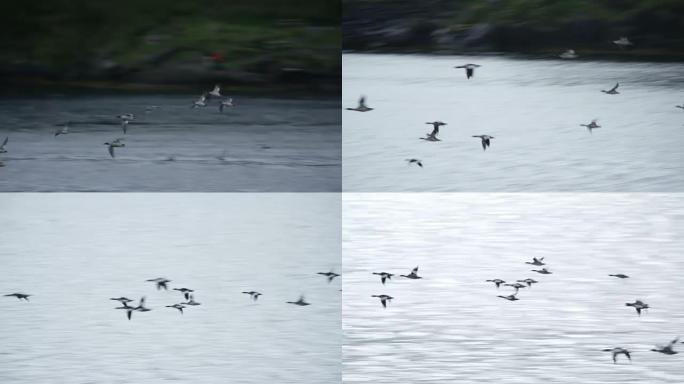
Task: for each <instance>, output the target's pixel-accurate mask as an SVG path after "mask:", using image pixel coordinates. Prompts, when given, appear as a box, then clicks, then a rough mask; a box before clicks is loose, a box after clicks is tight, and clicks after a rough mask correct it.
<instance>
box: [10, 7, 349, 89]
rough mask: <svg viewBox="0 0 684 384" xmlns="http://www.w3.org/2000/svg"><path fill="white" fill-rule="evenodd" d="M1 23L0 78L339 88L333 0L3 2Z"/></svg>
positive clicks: (110, 84)
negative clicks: (284, 0)
mask: <svg viewBox="0 0 684 384" xmlns="http://www.w3.org/2000/svg"><path fill="white" fill-rule="evenodd" d="M0 25H2V31H3V33H0V81H3V82H14V83H17V82H19V83H22V84H26V83H39V84H49V83H53V82H57V83H60V84H63V85H64V84H70V85H78V86H86V85H87V86H92V87H96V88H97V87H105V88H112V87H114V88H121V87H123V88H133V89H137V88H150V87H152V88H154V89H157V88H159V87H161V86H162V85H164V86H166V87H167V88H173V87H179V86H183V85H188V84H196V83H199V82H208V83H213V82H220V83H222V84H224V85H231V86H235V87H237V86H242V87H244V88H247V89H259V90H260V91H263V90H264V89H266V90H268V89H288V90H292V89H293V88H294V89H303V90H306V91H315V92H320V91H326V92H338V91H339V82H340V80H339V79H340V70H341V64H340V4H339V1H338V0H325V1H317V0H290V1H286V2H283V1H277V0H258V1H246V0H236V1H220V0H200V1H191V2H188V1H162V0H121V1H116V2H100V1H87V0H76V1H72V0H49V1H40V2H30V1H22V2H2V3H1V4H0ZM142 84H145V85H146V87H143V86H142Z"/></svg>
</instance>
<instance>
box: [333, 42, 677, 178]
mask: <svg viewBox="0 0 684 384" xmlns="http://www.w3.org/2000/svg"><path fill="white" fill-rule="evenodd" d="M613 43H614V44H615V45H617V46H618V47H620V49H625V48H627V47H629V46H632V45H634V44H633V43H632V42H631V41H629V39H628V38H627V37H624V36H623V37H621V38H620V39H618V40H614V41H613ZM559 57H560V58H562V59H575V58H577V57H579V56H578V55H577V53H575V51H574V50H572V49H569V50H567V51H565V52H563V53H562V54H560V55H559ZM479 67H481V65H479V64H472V63H469V64H464V65H459V66H455V67H454V68H458V69H465V73H466V78H467V79H470V78H471V77H473V76H474V75H475V69H476V68H479ZM619 86H620V83H616V84H615V85H614V86H613V88H611V89H608V90H601V92H603V93H605V94H608V95H618V94H619V93H620V92H618V91H617V89H618V87H619ZM675 107H677V108H681V109H684V104H682V105H676V106H675ZM346 109H347V110H348V111H356V112H370V111H372V110H373V109H374V108H371V107H369V106H368V105H367V104H366V97H365V96H361V98H359V102H358V105H357V106H356V107H354V108H346ZM597 121H598V119H593V120H592V121H591V122H590V123H589V124H580V126H581V127H586V128H587V131H589V133H592V130H594V129H596V128H601V126H600V125H599V124H598V123H597ZM425 124H428V125H432V131H431V132H428V133H426V135H425V137H420V138H419V139H420V140H425V141H431V142H436V141H442V140H441V139H439V138H438V137H437V135H438V134H439V127H441V126H444V125H447V123H445V122H442V121H431V122H427V123H425ZM472 137H475V138H478V139H480V142H481V144H482V150H483V151H486V150H487V148H489V146H490V145H491V140H492V139H494V136H491V135H485V134H483V135H473V136H472ZM405 161H406V162H407V163H408V165H411V164H416V165H418V166H419V167H421V168H422V167H423V161H422V160H421V159H416V158H410V159H405Z"/></svg>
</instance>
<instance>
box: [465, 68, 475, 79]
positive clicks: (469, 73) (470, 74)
mask: <svg viewBox="0 0 684 384" xmlns="http://www.w3.org/2000/svg"><path fill="white" fill-rule="evenodd" d="M473 72H475V68H466V77H467V78H469V79H470V78H471V77H473Z"/></svg>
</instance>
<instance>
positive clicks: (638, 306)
mask: <svg viewBox="0 0 684 384" xmlns="http://www.w3.org/2000/svg"><path fill="white" fill-rule="evenodd" d="M525 264H529V265H533V266H535V267H543V268H540V269H532V270H531V271H532V272H536V273H538V274H541V275H551V274H553V272H551V271H549V270H548V269H547V268H546V263H545V262H544V258H543V257H540V258H537V257H533V258H532V261H526V262H525ZM373 275H377V276H380V282H381V283H382V284H383V285H385V283H386V282H387V280H391V279H392V276H395V274H392V273H388V272H373ZM399 276H400V277H404V278H407V279H413V280H416V279H422V277H421V276H418V267H415V268H413V270H411V273H409V274H408V275H399ZM608 276H611V277H615V278H618V279H628V278H629V276H627V275H625V274H622V273H617V274H609V275H608ZM486 282H488V283H494V285H495V286H496V289H499V288H500V287H501V286H502V285H503V286H505V287H511V288H512V289H514V290H515V292H513V293H511V294H509V295H497V297H500V298H502V299H504V300H508V301H518V300H520V299H519V298H518V297H517V295H518V292H519V290H520V289H522V288H531V287H532V285H533V284H537V283H539V281H537V280H535V279H532V278H529V277H528V278H525V279H521V280H516V281H515V283H507V282H506V281H505V280H502V279H499V278H496V279H489V280H486ZM371 297H375V298H378V299H379V300H380V304H382V306H383V308H387V304H388V303H389V302H391V301H392V300H393V299H394V297H392V296H390V295H386V294H381V295H371ZM625 305H626V306H628V307H632V308H634V309H635V310H636V312H637V314H638V315H639V316H641V311H642V310H646V309H649V308H650V307H649V305H648V304H646V303H644V302H643V301H641V300H635V301H634V302H633V303H625ZM677 342H679V338H676V339H674V340H672V341H671V342H670V343H668V344H667V345H661V346H656V347H655V348H653V349H651V351H654V352H659V353H663V354H666V355H675V354H677V353H678V352H677V351H675V350H674V345H675V344H676V343H677ZM682 344H684V342H682ZM602 351H604V352H611V353H612V355H613V363H614V364H617V356H618V355H620V354H623V355H625V356H626V357H627V358H628V359H629V360H630V361H631V360H632V357H631V354H630V353H631V352H630V351H629V350H628V349H626V348H622V347H614V348H606V349H603V350H602Z"/></svg>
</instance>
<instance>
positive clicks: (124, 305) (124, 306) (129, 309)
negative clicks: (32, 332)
mask: <svg viewBox="0 0 684 384" xmlns="http://www.w3.org/2000/svg"><path fill="white" fill-rule="evenodd" d="M317 274H318V275H323V276H325V277H326V279H327V281H328V283H331V282H332V281H333V280H334V279H335V278H336V277H338V276H340V275H339V274H337V273H335V272H333V271H330V272H318V273H317ZM146 281H148V282H152V283H154V285H155V286H156V287H157V290H158V291H159V290H162V289H163V290H165V291H168V290H169V283H170V282H171V280H169V279H167V278H164V277H157V278H154V279H148V280H146ZM172 290H174V291H178V292H179V293H181V294H182V295H183V297H184V298H185V301H181V302H178V303H175V304H171V305H165V307H166V308H173V309H177V310H178V311H179V312H180V314H181V315H182V314H183V310H184V309H186V308H188V307H194V306H198V305H202V303H200V302H197V301H196V300H195V290H194V289H190V288H185V287H182V288H172ZM242 293H243V294H246V295H249V297H250V298H251V299H252V300H253V301H257V300H258V299H259V296H261V295H262V293H261V292H257V291H254V290H252V291H242ZM4 296H6V297H16V298H17V299H18V300H19V301H22V300H24V301H29V297H30V296H32V295H29V294H26V293H19V292H15V293H10V294H7V295H4ZM109 300H114V301H118V302H119V303H121V306H120V307H115V308H114V309H121V310H124V311H126V317H127V318H128V320H131V317H132V316H133V312H149V311H151V310H152V309H150V308H148V307H146V306H145V296H143V297H141V298H140V300H139V301H138V304H137V305H132V304H130V303H132V302H133V301H134V300H132V299H129V298H128V297H125V296H121V297H112V298H110V299H109ZM286 303H287V304H294V305H298V306H300V307H303V306H307V305H311V303H309V302H307V301H306V299H305V298H304V295H301V296H300V297H299V299H298V300H297V301H286Z"/></svg>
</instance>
